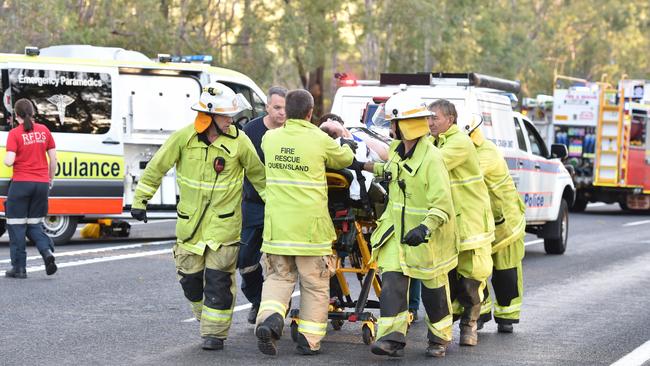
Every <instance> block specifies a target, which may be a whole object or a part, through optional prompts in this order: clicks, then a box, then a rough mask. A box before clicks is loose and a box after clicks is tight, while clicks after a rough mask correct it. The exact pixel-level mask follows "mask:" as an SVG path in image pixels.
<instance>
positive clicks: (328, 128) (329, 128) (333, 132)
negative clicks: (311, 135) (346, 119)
mask: <svg viewBox="0 0 650 366" xmlns="http://www.w3.org/2000/svg"><path fill="white" fill-rule="evenodd" d="M320 129H321V130H322V131H323V132H325V133H326V134H328V135H329V137H331V138H333V139H336V138H339V137H345V131H344V129H345V127H343V126H342V125H341V124H340V123H339V122H337V121H332V120H327V121H325V122H323V123H321V125H320Z"/></svg>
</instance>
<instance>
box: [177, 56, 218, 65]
mask: <svg viewBox="0 0 650 366" xmlns="http://www.w3.org/2000/svg"><path fill="white" fill-rule="evenodd" d="M172 62H198V63H205V64H209V63H211V62H212V55H184V56H173V57H172Z"/></svg>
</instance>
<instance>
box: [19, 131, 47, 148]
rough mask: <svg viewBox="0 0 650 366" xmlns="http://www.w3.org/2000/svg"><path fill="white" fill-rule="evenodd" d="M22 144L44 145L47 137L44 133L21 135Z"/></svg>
mask: <svg viewBox="0 0 650 366" xmlns="http://www.w3.org/2000/svg"><path fill="white" fill-rule="evenodd" d="M22 136H23V144H24V145H32V144H44V143H45V142H46V141H47V135H46V133H45V132H34V131H32V132H29V133H23V134H22Z"/></svg>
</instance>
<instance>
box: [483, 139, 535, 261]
mask: <svg viewBox="0 0 650 366" xmlns="http://www.w3.org/2000/svg"><path fill="white" fill-rule="evenodd" d="M472 141H473V142H474V145H475V146H476V152H477V153H478V158H479V164H480V165H481V172H482V173H483V179H484V181H485V184H486V185H487V189H488V192H489V194H490V206H491V207H492V215H493V216H494V224H495V231H494V236H495V239H494V241H493V242H492V253H496V252H497V251H499V250H501V249H503V248H505V247H507V246H508V245H510V244H512V243H514V242H515V241H517V240H519V239H521V238H522V237H523V236H524V235H525V234H526V216H525V213H526V206H524V203H523V202H522V200H521V196H519V192H517V187H516V186H515V183H514V182H513V180H512V177H511V176H510V172H509V170H508V164H507V163H506V160H505V159H504V158H503V155H502V154H501V151H499V149H498V148H497V146H496V145H495V144H494V143H493V142H492V141H490V140H486V139H485V138H484V137H483V135H482V134H481V131H475V132H474V133H472Z"/></svg>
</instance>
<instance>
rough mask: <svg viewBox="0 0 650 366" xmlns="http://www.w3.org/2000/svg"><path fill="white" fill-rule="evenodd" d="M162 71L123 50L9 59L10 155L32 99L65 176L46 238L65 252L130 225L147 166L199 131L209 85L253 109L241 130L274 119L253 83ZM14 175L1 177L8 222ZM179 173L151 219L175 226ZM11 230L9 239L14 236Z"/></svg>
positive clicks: (177, 68)
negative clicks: (82, 237)
mask: <svg viewBox="0 0 650 366" xmlns="http://www.w3.org/2000/svg"><path fill="white" fill-rule="evenodd" d="M168 61H170V58H169V57H168V56H163V55H161V57H160V59H159V62H156V61H152V60H150V59H149V58H148V57H146V56H145V55H143V54H141V53H138V52H134V51H126V50H123V49H119V48H105V47H93V46H54V47H48V48H44V49H41V50H38V49H32V48H29V49H26V54H25V55H21V54H2V53H0V95H1V96H2V103H0V154H1V155H4V154H5V148H4V146H6V141H7V135H8V132H9V130H10V129H11V127H12V122H11V120H12V118H11V115H12V106H13V104H14V103H15V101H16V100H18V99H20V98H29V99H30V100H31V101H32V102H33V103H34V105H35V106H36V116H35V120H36V121H37V122H38V123H42V124H44V125H45V126H47V127H48V128H49V129H50V131H52V134H53V137H54V140H55V142H56V147H57V156H58V169H57V174H56V179H55V182H54V187H53V188H52V190H51V192H50V200H49V216H48V217H47V219H46V220H45V228H46V232H47V233H48V235H50V236H51V237H52V238H53V240H54V241H55V243H57V244H59V243H64V242H67V241H68V240H69V239H70V237H71V236H72V235H73V234H74V232H75V229H76V227H77V223H78V222H84V221H92V220H96V219H98V218H125V217H129V216H128V212H127V211H128V210H129V208H130V205H131V202H132V199H133V195H134V190H135V186H136V183H137V182H138V179H139V178H140V175H141V173H142V172H143V169H144V168H145V166H146V164H147V162H148V161H149V160H150V159H151V158H152V156H153V154H154V153H155V152H156V151H157V149H158V148H159V147H160V145H161V144H162V143H163V142H164V141H165V140H166V139H167V137H169V136H170V135H171V133H173V132H174V131H176V130H177V129H179V128H181V127H183V126H185V125H187V124H188V123H191V122H192V121H193V120H194V116H195V114H196V112H194V111H192V110H191V109H190V106H191V105H192V104H193V103H195V102H196V101H197V100H198V99H199V95H200V93H201V85H202V84H203V85H204V84H206V83H209V82H212V81H219V82H221V83H224V84H226V85H228V86H229V87H231V88H232V89H233V90H234V91H235V92H236V93H242V94H243V95H244V96H245V97H246V98H247V99H248V100H249V102H250V104H251V105H252V106H253V110H252V111H245V112H242V114H241V115H238V116H236V121H238V122H240V123H242V122H245V121H246V120H248V119H252V118H255V117H257V116H259V115H260V114H262V113H264V107H265V103H266V97H265V95H264V92H262V90H261V89H260V88H259V87H258V86H257V85H256V84H255V83H254V82H253V81H252V80H251V79H250V78H248V77H247V76H245V75H243V74H241V73H238V72H235V71H232V70H227V69H223V68H217V67H212V66H210V65H207V64H203V63H172V62H168ZM10 177H11V169H10V168H7V167H5V166H4V165H2V166H1V167H0V210H1V211H0V215H4V212H3V211H4V204H3V203H4V200H5V199H6V195H7V188H8V186H9V181H10ZM177 199H178V190H177V187H176V183H175V172H174V171H173V170H172V171H170V172H169V173H168V174H167V175H166V176H165V177H164V178H163V180H162V185H161V187H160V189H158V192H157V193H156V195H155V196H154V197H153V198H152V199H151V200H150V201H149V206H148V209H149V217H150V218H175V217H176V202H177ZM4 223H5V221H4V220H0V231H1V232H4Z"/></svg>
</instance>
